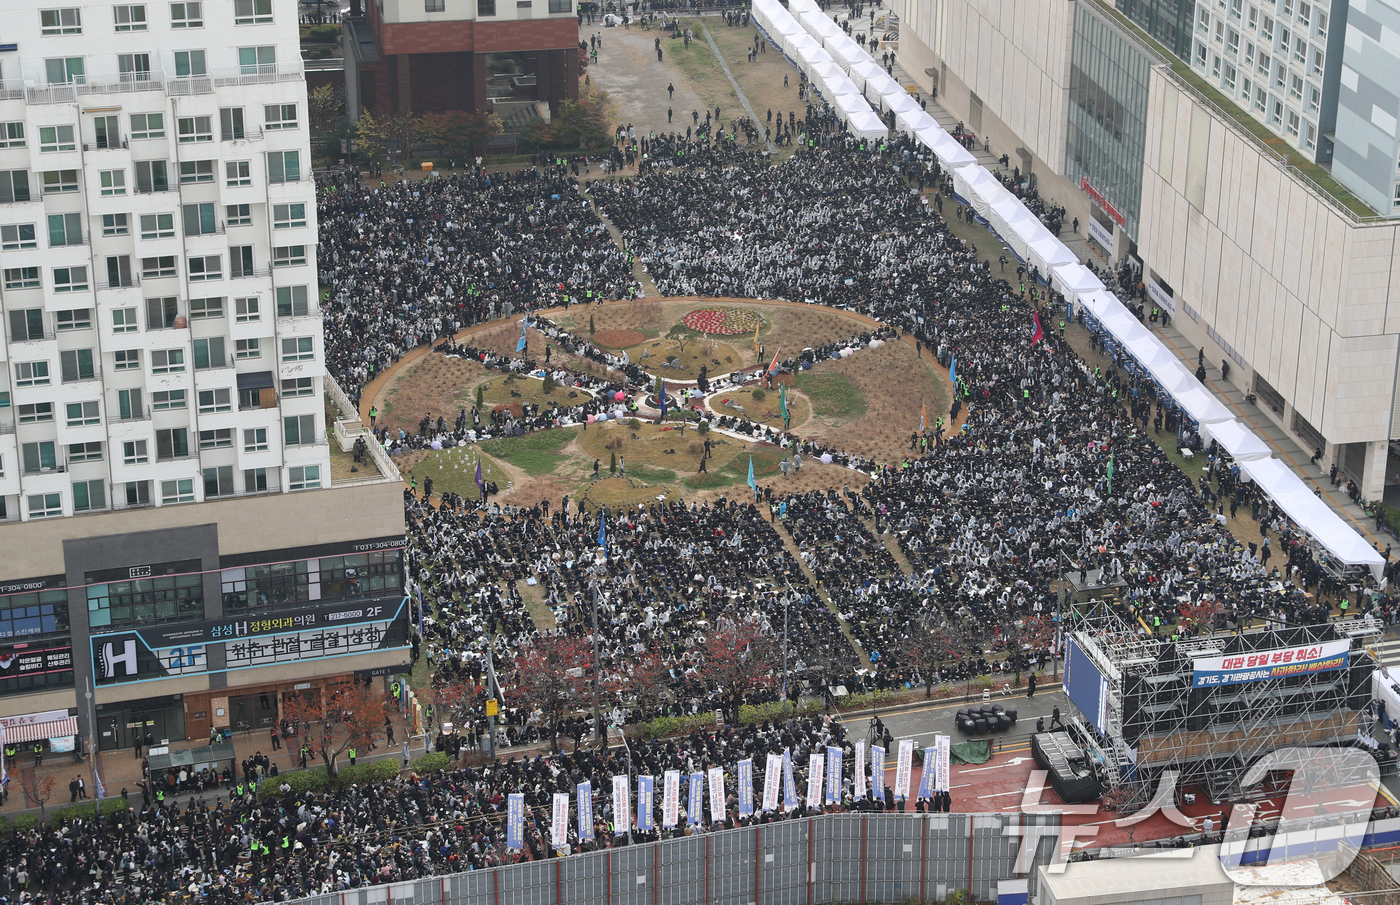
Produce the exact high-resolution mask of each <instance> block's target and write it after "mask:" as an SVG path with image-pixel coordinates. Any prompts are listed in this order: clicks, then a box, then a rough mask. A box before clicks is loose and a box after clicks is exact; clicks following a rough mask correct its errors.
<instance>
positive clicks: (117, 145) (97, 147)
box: [83, 138, 127, 151]
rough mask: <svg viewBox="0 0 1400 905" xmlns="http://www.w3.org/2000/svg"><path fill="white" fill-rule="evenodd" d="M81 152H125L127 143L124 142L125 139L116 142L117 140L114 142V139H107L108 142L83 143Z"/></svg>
mask: <svg viewBox="0 0 1400 905" xmlns="http://www.w3.org/2000/svg"><path fill="white" fill-rule="evenodd" d="M83 150H84V151H125V150H127V142H126V139H125V138H123V139H122V140H120V141H117V140H115V139H109V140H108V141H85V142H83Z"/></svg>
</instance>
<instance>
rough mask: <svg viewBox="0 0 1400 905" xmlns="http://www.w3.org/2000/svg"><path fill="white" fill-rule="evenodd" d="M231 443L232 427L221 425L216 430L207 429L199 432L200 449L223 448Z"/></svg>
mask: <svg viewBox="0 0 1400 905" xmlns="http://www.w3.org/2000/svg"><path fill="white" fill-rule="evenodd" d="M232 445H233V428H230V427H222V428H219V429H218V430H208V431H200V432H199V448H200V449H223V448H224V447H226V446H232Z"/></svg>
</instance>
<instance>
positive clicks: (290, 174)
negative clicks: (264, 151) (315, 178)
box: [267, 151, 301, 183]
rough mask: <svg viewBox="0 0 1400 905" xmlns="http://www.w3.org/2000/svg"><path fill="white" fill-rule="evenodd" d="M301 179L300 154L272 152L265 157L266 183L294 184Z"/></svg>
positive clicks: (295, 152) (294, 152)
mask: <svg viewBox="0 0 1400 905" xmlns="http://www.w3.org/2000/svg"><path fill="white" fill-rule="evenodd" d="M300 178H301V154H300V153H299V152H297V151H273V152H272V153H270V154H268V155H267V181H268V182H274V183H275V182H296V181H297V180H298V179H300Z"/></svg>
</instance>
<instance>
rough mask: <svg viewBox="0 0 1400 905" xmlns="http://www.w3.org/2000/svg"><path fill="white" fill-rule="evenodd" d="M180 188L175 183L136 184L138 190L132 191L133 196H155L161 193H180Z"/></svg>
mask: <svg viewBox="0 0 1400 905" xmlns="http://www.w3.org/2000/svg"><path fill="white" fill-rule="evenodd" d="M179 190H180V186H179V185H177V184H176V183H173V182H160V183H151V182H147V183H141V182H138V183H136V188H134V189H133V190H132V194H133V195H154V194H157V193H159V192H178V191H179Z"/></svg>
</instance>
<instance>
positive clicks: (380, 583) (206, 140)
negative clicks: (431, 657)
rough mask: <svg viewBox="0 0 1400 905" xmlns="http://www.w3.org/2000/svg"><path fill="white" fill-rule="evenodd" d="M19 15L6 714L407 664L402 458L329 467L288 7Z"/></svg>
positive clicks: (4, 68)
mask: <svg viewBox="0 0 1400 905" xmlns="http://www.w3.org/2000/svg"><path fill="white" fill-rule="evenodd" d="M6 21H7V28H6V31H5V39H6V40H8V41H10V42H11V43H8V44H3V45H0V271H3V273H2V274H0V276H2V277H3V282H2V283H0V307H3V331H4V332H3V336H4V341H3V343H0V549H4V550H5V551H6V552H5V556H4V557H0V722H4V721H5V720H6V719H8V720H10V721H11V722H14V724H15V726H18V725H20V724H24V725H40V724H47V723H61V721H60V720H53V719H43V720H36V719H27V718H26V716H31V717H32V716H33V715H34V714H36V713H37V714H39V715H41V716H46V717H55V716H57V715H58V714H60V713H68V712H69V711H73V716H76V717H77V718H78V720H79V721H80V722H82V723H83V724H84V729H85V731H89V730H90V731H92V733H93V735H94V736H97V737H99V739H100V744H102V745H103V746H104V747H110V746H115V745H125V744H129V742H130V733H131V732H132V731H133V729H132V727H134V726H155V727H158V728H157V731H156V732H155V734H156V736H157V737H162V738H165V737H170V738H184V737H185V734H186V732H189V733H191V734H193V735H195V736H198V735H201V734H202V733H204V732H207V730H208V728H209V726H210V725H214V726H230V725H235V726H236V725H237V723H238V722H239V720H238V718H237V715H238V712H239V709H240V708H239V707H238V706H235V705H234V704H231V703H230V696H231V695H233V696H234V697H236V696H237V695H236V694H235V693H234V692H235V689H237V688H238V687H242V688H243V691H242V692H241V693H242V694H244V695H245V696H246V695H250V694H254V693H256V694H257V695H258V698H259V702H260V703H275V700H276V699H277V697H278V693H280V692H281V691H283V689H282V688H281V686H280V685H279V684H278V683H279V682H280V681H281V680H282V679H284V678H285V679H287V680H289V681H290V680H292V679H296V680H298V681H300V682H305V681H306V680H308V679H311V680H319V679H318V677H328V676H334V675H338V674H343V673H344V672H345V671H346V670H347V669H355V668H368V669H377V668H381V667H384V666H387V665H388V664H390V663H391V662H392V663H398V662H399V661H400V660H401V659H402V656H401V653H402V651H400V650H394V649H391V648H393V647H395V646H398V647H401V646H402V644H403V642H404V639H405V632H406V623H405V624H402V625H401V624H399V623H397V622H394V621H393V618H392V617H393V616H394V614H395V613H396V612H397V611H398V609H399V604H400V598H401V590H400V589H401V587H402V575H401V566H400V564H399V553H398V548H399V547H400V546H401V544H400V541H401V539H402V535H403V516H402V507H401V504H400V501H399V499H398V495H399V488H398V486H397V484H396V482H394V481H393V480H392V466H388V464H387V462H386V463H385V465H386V468H385V469H384V471H385V472H388V473H389V474H385V475H381V476H380V480H379V481H372V480H371V481H362V482H357V483H355V484H353V485H346V486H342V487H336V486H334V483H335V482H334V481H333V480H332V475H331V455H330V449H329V445H328V439H329V438H328V424H327V412H328V411H334V410H335V408H334V406H328V404H327V398H328V393H333V392H334V391H335V390H334V387H333V386H332V384H333V381H330V379H329V378H328V377H327V376H326V373H325V367H324V341H323V337H322V322H321V317H320V313H319V305H318V302H319V300H318V292H317V271H316V198H315V186H314V183H313V182H312V179H311V159H310V140H309V131H308V124H307V106H306V85H305V81H304V77H303V72H302V63H301V54H300V48H299V36H298V27H297V11H296V6H295V4H293V3H290V2H274V0H188V2H169V0H158V2H144V3H112V2H88V3H83V4H81V5H70V6H61V5H55V6H53V7H52V8H42V9H40V8H34V7H24V8H14V9H10V10H8V11H7V15H6ZM346 408H348V406H347V407H346ZM344 414H345V417H346V418H347V419H349V418H352V417H353V413H352V412H349V411H345V412H344ZM381 598H382V599H381ZM367 601H369V602H372V603H374V604H375V605H374V606H366V605H364V604H365V603H366V602H367ZM327 607H332V608H333V609H334V610H335V612H334V613H331V612H330V611H328V610H327V609H326V608H327ZM367 614H368V615H367ZM332 615H338V618H336V619H334V620H333V621H331V622H327V621H326V620H327V619H328V618H330V617H331V616H332ZM399 615H400V616H401V617H402V614H401V613H400V614H399ZM400 622H402V619H400ZM352 629H358V634H357V635H356V638H355V639H354V640H353V641H352V639H351V638H350V637H349V635H348V634H347V633H348V632H350V631H351V630H352ZM342 635H343V636H345V637H342ZM226 639H227V640H226ZM370 639H372V640H370ZM345 653H353V654H356V655H362V656H361V659H360V660H358V661H356V663H355V664H354V665H350V666H348V665H347V664H346V663H344V662H340V661H338V660H335V659H333V658H336V657H338V656H339V655H341V654H345ZM365 657H367V658H368V659H364V658H365ZM307 660H315V661H322V660H324V661H325V662H315V663H311V664H306V663H303V662H302V661H307ZM243 670H247V672H243ZM88 681H91V682H93V683H94V684H95V685H96V690H97V698H96V701H95V706H94V711H93V712H94V715H95V718H96V724H95V725H88V720H87V716H86V714H85V713H83V712H81V711H82V708H81V707H80V706H79V702H81V701H83V698H82V696H81V695H78V694H75V689H77V690H79V691H81V689H82V688H83V686H84V685H85V684H86V683H87V682H88ZM148 682H152V683H155V684H154V685H147V684H146V683H148ZM249 683H256V685H250V684H249ZM288 687H289V688H290V687H291V685H289V686H288ZM250 689H252V690H250ZM273 692H277V693H273ZM220 702H222V703H220ZM243 709H244V710H246V711H247V712H246V714H245V716H247V717H248V721H249V722H251V723H257V724H259V725H265V724H266V721H267V720H268V719H270V716H269V711H271V712H273V713H275V706H274V707H271V708H266V709H260V710H258V716H257V718H256V719H254V717H253V710H251V709H248V708H247V707H246V702H244V705H243ZM187 711H188V713H187ZM26 712H27V714H26ZM65 726H66V724H61V725H56V726H53V727H50V728H47V729H30V730H27V731H28V732H29V733H30V734H35V733H37V734H38V736H43V737H49V736H47V735H44V733H47V732H51V731H55V730H62V729H64V728H65ZM98 730H100V731H98ZM143 731H145V730H143ZM61 734H62V733H61V732H60V733H59V735H61ZM38 736H36V737H38ZM55 737H58V736H55ZM10 738H11V739H12V740H13V738H14V733H13V732H11V733H10Z"/></svg>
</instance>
